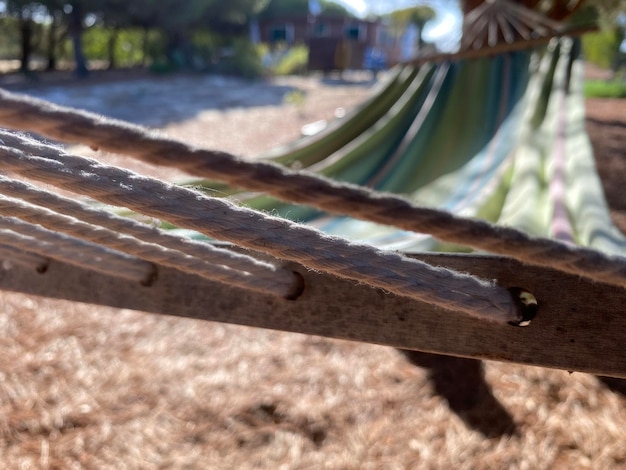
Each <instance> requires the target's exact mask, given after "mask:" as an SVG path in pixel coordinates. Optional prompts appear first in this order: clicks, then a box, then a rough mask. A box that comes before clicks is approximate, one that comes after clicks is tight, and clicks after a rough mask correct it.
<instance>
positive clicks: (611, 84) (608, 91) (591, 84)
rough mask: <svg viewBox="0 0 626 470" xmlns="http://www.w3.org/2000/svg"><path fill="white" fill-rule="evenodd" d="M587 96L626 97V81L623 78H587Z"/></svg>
mask: <svg viewBox="0 0 626 470" xmlns="http://www.w3.org/2000/svg"><path fill="white" fill-rule="evenodd" d="M585 96H586V97H587V98H626V82H624V81H622V80H612V81H605V80H587V81H586V82H585Z"/></svg>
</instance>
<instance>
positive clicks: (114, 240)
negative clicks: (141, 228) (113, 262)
mask: <svg viewBox="0 0 626 470" xmlns="http://www.w3.org/2000/svg"><path fill="white" fill-rule="evenodd" d="M0 214H3V215H4V216H13V217H17V218H19V219H22V220H24V221H26V222H30V223H33V224H39V225H41V226H43V227H45V228H48V229H50V230H56V231H62V232H65V233H66V234H68V235H71V236H73V237H76V238H80V239H84V240H87V241H90V242H92V243H96V244H98V245H104V246H107V247H109V248H111V249H114V250H116V251H121V252H124V253H127V254H130V255H134V256H136V257H138V258H141V259H144V260H147V261H150V262H152V263H155V264H161V265H164V266H169V267H172V268H176V269H179V270H181V271H184V272H188V273H192V274H197V275H199V276H201V277H203V278H205V279H209V280H212V281H219V282H222V283H225V284H230V285H234V286H239V287H243V288H246V289H252V290H256V291H258V292H262V293H267V292H270V293H272V294H274V295H279V296H283V297H289V296H290V295H292V294H291V293H290V292H289V290H290V289H289V286H290V285H291V284H293V282H294V277H295V276H294V274H293V273H291V272H289V271H286V270H284V271H282V272H280V273H278V274H285V277H279V276H278V275H276V272H273V273H272V274H274V276H273V277H269V276H267V275H265V277H260V278H255V277H254V276H252V275H251V274H250V273H247V272H242V271H237V270H233V269H230V268H229V267H227V266H222V265H213V264H211V263H209V262H207V261H205V260H203V259H200V258H195V257H192V256H189V255H186V254H184V253H181V252H179V251H174V250H169V249H167V248H165V247H162V246H160V245H156V244H153V243H144V242H142V241H140V240H137V239H136V238H132V237H129V236H128V235H124V234H120V233H117V232H114V231H112V230H109V229H106V228H103V227H99V226H97V225H92V224H89V223H85V222H82V221H80V220H77V219H75V218H73V217H68V216H66V215H62V214H57V213H55V212H53V211H51V210H49V209H46V208H43V207H38V206H34V205H32V204H29V203H25V202H23V201H21V200H17V199H12V198H5V197H2V196H0ZM287 276H288V277H287ZM288 280H289V281H291V284H290V283H289V282H287V281H288Z"/></svg>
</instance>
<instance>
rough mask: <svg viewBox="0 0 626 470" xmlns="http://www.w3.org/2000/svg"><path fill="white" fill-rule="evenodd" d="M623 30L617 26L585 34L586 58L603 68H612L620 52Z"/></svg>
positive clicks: (584, 48)
mask: <svg viewBox="0 0 626 470" xmlns="http://www.w3.org/2000/svg"><path fill="white" fill-rule="evenodd" d="M622 38H623V32H622V31H620V30H619V29H617V28H613V29H602V30H600V31H598V32H595V33H590V34H586V35H585V36H583V40H582V42H583V53H584V55H585V59H586V60H587V61H589V62H591V63H593V64H596V65H597V66H599V67H602V68H606V69H608V68H612V67H613V66H614V65H615V59H616V58H617V55H618V54H619V46H620V43H621V42H622Z"/></svg>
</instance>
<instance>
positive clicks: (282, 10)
mask: <svg viewBox="0 0 626 470" xmlns="http://www.w3.org/2000/svg"><path fill="white" fill-rule="evenodd" d="M320 6H321V7H322V13H323V14H325V15H335V16H345V17H351V16H353V15H352V14H351V13H350V12H349V11H348V10H346V9H345V8H344V7H343V6H341V5H339V4H337V3H334V2H331V1H325V0H322V1H320ZM308 13H309V0H270V1H269V3H268V5H267V7H266V8H265V9H264V10H263V11H262V13H261V14H260V15H259V17H260V18H280V17H285V16H306V15H308Z"/></svg>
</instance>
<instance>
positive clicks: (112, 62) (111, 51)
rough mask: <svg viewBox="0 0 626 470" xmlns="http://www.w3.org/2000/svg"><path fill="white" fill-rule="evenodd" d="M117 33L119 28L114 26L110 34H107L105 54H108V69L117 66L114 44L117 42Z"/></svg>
mask: <svg viewBox="0 0 626 470" xmlns="http://www.w3.org/2000/svg"><path fill="white" fill-rule="evenodd" d="M118 33H119V28H118V27H117V26H115V27H114V28H113V30H112V31H111V35H110V36H109V42H108V44H107V49H108V50H107V55H108V56H109V57H108V59H109V66H108V69H109V70H113V69H114V68H116V67H117V64H116V63H115V46H116V44H117V38H118Z"/></svg>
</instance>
